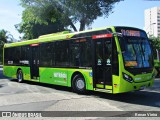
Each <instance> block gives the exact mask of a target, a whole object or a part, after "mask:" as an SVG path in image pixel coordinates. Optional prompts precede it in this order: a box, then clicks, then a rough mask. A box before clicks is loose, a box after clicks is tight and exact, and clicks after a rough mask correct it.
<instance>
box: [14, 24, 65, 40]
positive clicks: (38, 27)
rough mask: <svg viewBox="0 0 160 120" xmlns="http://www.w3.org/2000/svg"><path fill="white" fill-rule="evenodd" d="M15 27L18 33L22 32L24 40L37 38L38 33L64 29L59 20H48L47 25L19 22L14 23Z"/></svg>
mask: <svg viewBox="0 0 160 120" xmlns="http://www.w3.org/2000/svg"><path fill="white" fill-rule="evenodd" d="M15 27H16V29H17V30H18V31H19V33H24V36H23V38H22V39H24V40H29V39H34V38H38V37H39V36H40V35H44V34H49V33H54V32H60V31H63V30H64V26H63V25H62V24H60V23H59V22H55V23H51V22H48V25H45V24H40V23H35V22H29V23H25V22H24V23H23V22H22V23H20V24H17V25H15Z"/></svg>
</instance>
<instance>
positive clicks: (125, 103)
mask: <svg viewBox="0 0 160 120" xmlns="http://www.w3.org/2000/svg"><path fill="white" fill-rule="evenodd" d="M0 111H62V112H63V111H97V112H93V113H92V112H91V113H92V114H95V116H94V115H93V116H94V117H93V116H89V117H85V118H83V117H78V118H76V119H100V120H101V119H102V120H103V119H106V118H103V117H104V116H105V115H104V116H101V117H100V116H98V115H97V117H96V114H98V112H99V111H119V112H112V113H113V115H112V116H116V115H118V116H120V115H121V114H122V115H123V114H125V115H126V116H127V115H128V116H129V114H131V113H133V114H135V113H134V112H135V111H160V79H156V80H155V84H154V86H153V87H151V88H149V89H145V90H143V91H137V92H130V93H124V94H116V95H112V94H106V93H100V92H93V91H90V92H88V94H87V95H78V94H76V93H73V92H72V90H71V89H70V88H67V87H60V86H54V85H47V84H40V83H34V82H24V83H17V82H16V80H13V79H9V78H7V77H5V76H3V74H2V68H1V66H0ZM120 111H122V113H121V112H120ZM124 111H125V112H124ZM129 111H132V112H129ZM133 111H134V112H133ZM62 112H61V113H62ZM123 112H124V113H123ZM61 113H59V114H61ZM64 113H65V112H64ZM66 114H68V113H66ZM69 114H74V115H75V114H78V115H79V116H81V115H80V114H83V113H74V112H73V113H69ZM88 114H90V113H88ZM100 114H103V113H100ZM104 114H105V113H104ZM106 114H111V113H110V112H108V113H106ZM62 116H63V115H62ZM0 119H1V118H0ZM5 119H6V118H5ZM35 119H36V118H35ZM37 119H38V118H37ZM41 119H44V118H41ZM47 119H49V118H47ZM50 119H53V118H50ZM56 119H61V118H59V117H58V118H56ZM63 119H75V118H74V117H67V118H63ZM107 119H114V117H111V118H110V117H109V118H107ZM115 119H117V117H115ZM119 119H121V118H119ZM124 119H127V120H128V119H136V120H137V119H142V117H140V118H139V117H131V118H128V117H125V118H124ZM143 119H148V120H150V119H151V117H150V118H148V117H143ZM154 119H157V120H158V118H157V117H154Z"/></svg>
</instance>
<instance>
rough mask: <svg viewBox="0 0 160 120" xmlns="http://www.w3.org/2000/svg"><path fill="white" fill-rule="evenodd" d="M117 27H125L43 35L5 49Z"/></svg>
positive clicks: (8, 44)
mask: <svg viewBox="0 0 160 120" xmlns="http://www.w3.org/2000/svg"><path fill="white" fill-rule="evenodd" d="M115 27H125V26H111V27H103V28H98V29H91V30H85V31H80V32H74V33H69V31H62V32H57V33H52V34H47V35H42V36H40V37H39V38H37V39H33V40H26V41H21V42H15V43H6V44H5V45H4V48H7V47H15V46H23V45H30V44H37V43H43V42H51V41H57V40H68V39H70V38H72V37H73V36H75V35H80V34H83V33H92V32H95V31H101V30H106V29H107V28H111V29H112V28H115ZM129 28H133V27H129ZM139 30H140V29H139Z"/></svg>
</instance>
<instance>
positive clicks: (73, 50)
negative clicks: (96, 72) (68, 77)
mask: <svg viewBox="0 0 160 120" xmlns="http://www.w3.org/2000/svg"><path fill="white" fill-rule="evenodd" d="M70 56H71V57H70V65H71V66H79V65H80V46H79V42H78V41H77V42H75V41H71V43H70Z"/></svg>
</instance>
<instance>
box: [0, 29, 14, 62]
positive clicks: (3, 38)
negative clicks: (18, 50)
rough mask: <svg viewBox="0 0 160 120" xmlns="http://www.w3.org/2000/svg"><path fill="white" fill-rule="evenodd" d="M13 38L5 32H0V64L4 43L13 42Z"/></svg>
mask: <svg viewBox="0 0 160 120" xmlns="http://www.w3.org/2000/svg"><path fill="white" fill-rule="evenodd" d="M13 40H14V38H13V36H12V35H11V34H10V33H9V32H8V31H6V30H4V29H2V30H0V63H1V62H2V53H3V46H4V43H9V42H13Z"/></svg>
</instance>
